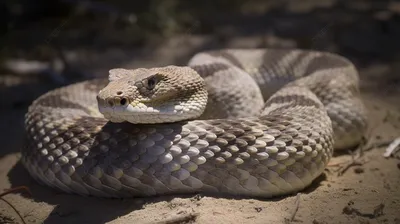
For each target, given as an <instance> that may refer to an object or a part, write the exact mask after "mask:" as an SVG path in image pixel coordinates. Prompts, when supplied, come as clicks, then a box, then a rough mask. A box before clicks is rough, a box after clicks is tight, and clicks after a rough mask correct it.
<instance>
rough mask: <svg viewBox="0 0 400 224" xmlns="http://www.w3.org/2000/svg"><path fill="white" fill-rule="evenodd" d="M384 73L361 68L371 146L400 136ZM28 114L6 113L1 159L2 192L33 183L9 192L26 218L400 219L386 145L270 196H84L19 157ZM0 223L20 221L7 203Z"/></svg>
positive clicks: (395, 168) (399, 109)
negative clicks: (52, 185)
mask: <svg viewBox="0 0 400 224" xmlns="http://www.w3.org/2000/svg"><path fill="white" fill-rule="evenodd" d="M381 71H382V68H381V67H379V66H372V67H370V68H367V69H364V70H362V71H361V75H362V76H361V77H362V92H363V98H364V101H365V103H366V105H367V107H368V109H369V112H370V120H371V131H370V135H369V137H368V140H369V143H368V144H367V146H368V145H372V146H373V145H374V144H377V143H380V142H385V141H387V140H390V139H394V138H395V137H397V136H400V104H399V97H400V88H399V86H398V85H388V83H390V82H391V81H390V80H391V77H390V76H379V73H380V72H381ZM383 79H387V80H383ZM395 84H396V83H395ZM24 112H25V108H23V109H14V110H3V111H2V114H1V126H0V128H1V133H7V134H8V136H11V137H12V139H13V140H8V141H6V145H5V146H3V147H6V148H5V149H4V150H3V151H2V156H1V157H0V190H6V189H9V188H13V187H18V186H27V187H29V189H30V190H31V192H32V195H31V196H29V195H27V194H24V193H22V194H20V193H16V194H8V195H6V196H3V199H5V200H7V202H9V203H10V204H12V205H13V206H14V207H15V208H16V209H17V210H18V211H19V213H20V214H21V215H22V217H23V219H24V220H25V222H27V223H104V222H109V223H285V222H286V223H288V222H290V220H292V221H293V222H298V223H400V191H399V186H400V160H399V159H398V158H396V157H392V158H388V159H386V158H384V157H383V156H382V154H383V152H384V149H385V147H372V148H371V147H369V150H367V151H365V152H364V153H363V155H362V156H361V157H360V158H358V159H357V160H356V161H355V164H356V165H354V166H351V167H349V168H348V169H347V170H346V171H345V172H344V173H343V175H339V173H340V170H343V169H344V168H345V167H346V164H349V163H351V162H352V156H350V155H349V154H344V155H337V156H336V157H335V158H334V159H333V160H332V161H331V163H330V166H329V167H328V168H327V169H326V171H325V172H324V173H323V175H321V177H320V178H318V179H317V180H316V181H315V182H314V184H313V185H312V186H310V187H309V188H307V189H306V190H305V191H303V192H301V194H300V195H291V196H287V197H282V198H275V199H272V200H263V199H248V198H216V197H210V196H205V195H181V196H166V197H157V198H150V199H144V198H140V199H124V200H106V199H98V198H85V197H80V196H75V195H68V194H63V193H59V192H56V191H53V190H51V189H49V188H47V187H43V186H40V185H38V184H37V183H36V182H35V181H34V180H33V179H31V178H30V176H29V174H28V173H27V171H26V170H25V169H24V168H23V167H22V165H21V164H20V163H19V158H20V153H19V152H18V149H19V148H20V147H21V145H22V141H21V139H22V135H23V132H22V129H23V115H24ZM367 148H368V147H367ZM338 170H339V171H338ZM297 209H298V210H297ZM296 210H297V212H296ZM294 214H295V216H294V218H292V217H293V215H294ZM0 223H22V221H21V219H20V218H19V217H18V216H17V214H16V213H15V211H14V210H13V209H12V208H11V206H10V205H8V204H7V203H6V202H5V201H0Z"/></svg>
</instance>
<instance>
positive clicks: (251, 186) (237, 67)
mask: <svg viewBox="0 0 400 224" xmlns="http://www.w3.org/2000/svg"><path fill="white" fill-rule="evenodd" d="M109 73H110V74H109V77H108V79H93V80H88V81H84V82H80V83H75V84H71V85H69V86H65V87H61V88H58V89H55V90H52V91H50V92H48V93H45V94H44V95H42V96H40V97H39V98H38V99H36V100H35V101H34V102H33V103H32V105H31V106H30V107H29V109H28V112H27V114H26V116H25V124H26V125H25V126H26V136H27V137H26V144H25V147H24V149H23V150H22V163H23V164H24V166H25V167H26V169H27V170H28V171H29V173H30V175H31V176H32V177H33V178H34V179H36V180H37V181H38V182H40V183H42V184H44V185H47V186H50V187H52V188H55V189H58V190H61V191H64V192H67V193H75V194H79V195H85V196H89V195H91V196H99V197H111V198H121V197H142V196H156V195H164V194H184V193H217V194H228V195H240V196H250V197H263V198H268V197H274V196H279V195H285V194H291V193H295V192H298V191H301V190H302V189H304V188H305V187H307V186H309V185H310V184H311V183H312V181H313V180H314V179H315V178H316V177H318V176H319V175H320V174H321V173H322V172H323V170H324V168H325V167H326V165H327V163H328V162H329V160H330V158H331V157H332V155H333V151H334V149H335V150H337V149H339V150H340V149H345V148H349V147H352V146H355V145H357V144H358V143H359V142H360V140H361V138H362V136H363V135H364V132H365V131H366V128H367V126H368V124H367V114H366V109H365V107H364V105H363V103H362V100H361V98H360V92H359V83H358V82H359V77H358V73H357V70H356V69H355V66H354V65H353V64H352V63H351V62H350V61H349V60H347V59H346V58H344V57H342V56H339V55H336V54H333V53H328V52H320V51H308V50H300V49H221V50H212V51H206V52H199V53H197V54H196V55H195V56H193V58H192V59H191V60H190V61H189V63H188V65H187V66H172V65H171V66H164V67H157V68H139V69H131V70H129V69H122V68H115V69H111V70H110V72H109Z"/></svg>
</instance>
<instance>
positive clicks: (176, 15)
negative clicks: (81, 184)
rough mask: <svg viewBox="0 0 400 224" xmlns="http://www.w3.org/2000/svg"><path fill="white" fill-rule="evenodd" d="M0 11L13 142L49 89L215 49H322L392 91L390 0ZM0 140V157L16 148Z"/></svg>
mask: <svg viewBox="0 0 400 224" xmlns="http://www.w3.org/2000/svg"><path fill="white" fill-rule="evenodd" d="M0 17H1V19H0V21H1V29H0V43H1V44H0V105H1V109H0V115H1V118H2V122H1V123H2V124H1V126H0V128H1V129H0V132H7V134H8V135H10V136H14V137H15V138H16V139H19V138H20V137H21V130H23V115H24V113H25V111H26V109H27V107H28V106H29V104H30V103H31V102H32V100H34V99H35V98H36V97H38V96H39V95H40V94H43V93H44V92H46V91H48V90H50V89H53V88H55V87H58V86H63V85H67V84H70V83H74V82H77V81H81V80H85V79H89V78H93V77H106V76H107V75H108V70H109V69H111V68H114V67H125V68H137V67H150V66H161V65H168V64H177V65H184V64H185V63H187V61H188V60H189V59H190V57H192V56H193V55H194V54H195V53H196V52H199V51H202V50H209V49H216V48H228V47H235V48H259V47H273V48H303V49H313V50H321V51H331V52H335V53H338V54H341V55H344V56H346V57H348V58H349V59H350V60H351V61H353V62H354V63H355V64H356V66H357V67H358V68H359V70H360V73H361V76H362V79H363V80H364V82H363V83H362V90H363V91H368V90H369V89H375V90H376V89H377V88H378V89H382V91H377V92H378V93H379V94H383V95H384V94H392V93H393V92H397V91H400V90H398V89H400V88H399V85H400V78H399V76H398V75H397V74H398V72H399V70H400V63H399V62H400V60H399V59H400V2H398V1H385V0H376V1H372V0H352V1H346V0H343V1H342V0H318V1H311V0H302V1H297V0H282V1H268V0H214V1H203V0H192V1H182V0H181V1H180V0H149V1H96V2H95V1H79V0H3V1H1V3H0ZM382 77H385V78H382ZM4 141H5V142H6V143H8V144H6V146H7V145H10V144H11V145H12V147H4V149H5V150H3V151H2V154H3V153H7V151H8V150H13V151H14V150H15V149H16V147H15V145H14V144H15V141H14V140H13V139H12V138H10V139H5V140H4ZM18 144H19V143H18ZM3 155H4V154H3Z"/></svg>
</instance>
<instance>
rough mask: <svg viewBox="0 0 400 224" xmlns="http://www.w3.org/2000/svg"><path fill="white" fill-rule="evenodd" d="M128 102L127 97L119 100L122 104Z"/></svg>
mask: <svg viewBox="0 0 400 224" xmlns="http://www.w3.org/2000/svg"><path fill="white" fill-rule="evenodd" d="M126 102H127V100H126V98H122V99H121V100H120V101H119V103H120V104H121V105H122V106H125V104H126Z"/></svg>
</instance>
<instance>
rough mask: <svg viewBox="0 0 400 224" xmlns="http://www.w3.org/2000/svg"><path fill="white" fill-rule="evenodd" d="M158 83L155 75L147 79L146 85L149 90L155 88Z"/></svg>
mask: <svg viewBox="0 0 400 224" xmlns="http://www.w3.org/2000/svg"><path fill="white" fill-rule="evenodd" d="M156 84H157V78H156V77H155V76H153V77H150V78H148V79H147V81H146V87H147V89H149V90H152V89H154V87H155V86H156Z"/></svg>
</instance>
